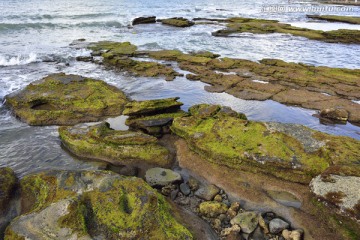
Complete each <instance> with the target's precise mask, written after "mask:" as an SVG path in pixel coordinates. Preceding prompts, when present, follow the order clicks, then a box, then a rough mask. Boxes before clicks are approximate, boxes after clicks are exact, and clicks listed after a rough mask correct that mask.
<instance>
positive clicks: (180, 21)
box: [161, 17, 195, 27]
mask: <svg viewBox="0 0 360 240" xmlns="http://www.w3.org/2000/svg"><path fill="white" fill-rule="evenodd" d="M161 23H162V24H165V25H170V26H173V27H191V26H193V25H194V24H195V23H194V22H193V21H190V20H189V19H186V18H182V17H175V18H167V19H162V20H161Z"/></svg>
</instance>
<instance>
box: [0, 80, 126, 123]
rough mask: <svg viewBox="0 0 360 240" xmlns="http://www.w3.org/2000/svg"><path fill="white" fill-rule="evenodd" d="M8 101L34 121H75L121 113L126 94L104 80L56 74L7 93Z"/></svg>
mask: <svg viewBox="0 0 360 240" xmlns="http://www.w3.org/2000/svg"><path fill="white" fill-rule="evenodd" d="M5 99H6V104H7V105H8V106H9V107H10V108H11V109H12V111H13V112H14V114H15V115H16V116H17V117H19V118H20V120H22V121H24V122H26V123H28V124H30V125H72V124H76V123H80V122H90V121H98V120H100V119H102V118H104V117H106V116H117V115H120V114H121V112H122V110H123V106H124V104H125V103H126V102H127V98H126V96H125V94H124V93H123V92H122V91H120V90H119V89H117V88H116V87H114V86H111V85H109V84H107V83H105V82H103V81H100V80H95V79H91V78H85V77H82V76H78V75H66V74H64V73H59V74H52V75H49V76H47V77H45V78H43V79H42V80H39V81H35V82H33V83H31V84H29V85H28V86H27V87H26V88H25V89H23V90H21V91H19V92H15V93H12V94H10V95H7V96H6V97H5Z"/></svg>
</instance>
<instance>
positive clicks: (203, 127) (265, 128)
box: [171, 105, 360, 184]
mask: <svg viewBox="0 0 360 240" xmlns="http://www.w3.org/2000/svg"><path fill="white" fill-rule="evenodd" d="M205 107H206V108H205ZM201 108H205V109H208V110H207V111H203V112H204V113H202V112H200V113H199V111H197V110H196V109H201ZM218 108H219V106H211V105H210V106H206V105H205V106H204V105H200V107H199V106H194V107H192V108H191V109H190V110H189V112H190V113H191V116H188V117H180V118H175V119H174V122H173V124H172V126H171V130H172V131H173V132H174V133H176V134H177V135H179V136H181V137H183V138H185V139H186V140H187V142H188V143H189V147H190V148H191V149H192V150H193V151H195V152H196V153H198V154H200V155H201V156H203V157H204V159H207V160H209V161H211V162H213V163H216V164H220V165H225V166H228V167H230V168H232V169H238V170H243V171H250V172H263V173H266V174H272V175H274V176H276V177H278V178H281V179H284V180H287V181H292V182H299V183H305V184H307V183H309V182H310V180H311V178H312V177H314V176H316V175H317V174H319V173H321V172H323V171H324V170H325V169H327V168H328V167H330V166H333V165H339V166H343V165H345V166H351V167H352V169H353V172H352V174H353V175H356V176H360V168H359V166H358V164H357V161H358V156H360V150H359V149H360V142H359V141H357V140H354V139H352V138H348V137H336V136H331V135H328V134H324V133H320V132H316V131H313V130H310V129H308V128H306V127H303V126H299V125H295V124H264V123H260V122H250V121H247V120H244V119H242V118H241V117H238V116H236V117H234V116H232V115H227V114H221V115H218V111H217V110H216V109H218Z"/></svg>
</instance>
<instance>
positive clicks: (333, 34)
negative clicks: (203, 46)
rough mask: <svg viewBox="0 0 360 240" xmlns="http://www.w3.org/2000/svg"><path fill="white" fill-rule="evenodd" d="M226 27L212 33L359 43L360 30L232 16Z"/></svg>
mask: <svg viewBox="0 0 360 240" xmlns="http://www.w3.org/2000/svg"><path fill="white" fill-rule="evenodd" d="M226 22H227V28H226V29H222V30H218V31H216V32H214V33H213V35H214V36H229V35H230V34H234V33H244V32H249V33H257V34H269V33H284V34H291V35H295V36H300V37H305V38H308V39H312V40H319V41H324V42H332V43H356V44H359V43H360V31H359V30H348V29H339V30H333V31H321V30H313V29H308V28H300V27H294V26H291V25H290V24H285V23H280V22H278V21H276V20H266V19H256V18H241V17H234V18H229V19H227V20H226Z"/></svg>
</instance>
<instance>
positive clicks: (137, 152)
mask: <svg viewBox="0 0 360 240" xmlns="http://www.w3.org/2000/svg"><path fill="white" fill-rule="evenodd" d="M59 134H60V138H61V141H62V142H63V144H64V145H65V147H66V148H67V149H68V150H69V151H70V152H72V153H73V154H75V155H77V156H79V157H85V158H91V159H97V160H102V161H106V162H110V163H113V164H115V165H136V164H150V165H158V166H168V165H169V164H170V163H171V159H170V153H169V151H168V150H167V149H166V148H165V147H162V146H160V145H159V144H158V140H157V139H156V138H155V137H152V136H150V135H147V134H144V133H140V132H133V131H120V130H113V129H111V128H110V126H109V124H108V123H106V122H103V123H100V124H96V125H93V126H87V125H84V124H82V125H75V126H68V127H65V126H64V127H60V128H59Z"/></svg>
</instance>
